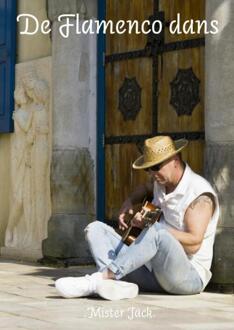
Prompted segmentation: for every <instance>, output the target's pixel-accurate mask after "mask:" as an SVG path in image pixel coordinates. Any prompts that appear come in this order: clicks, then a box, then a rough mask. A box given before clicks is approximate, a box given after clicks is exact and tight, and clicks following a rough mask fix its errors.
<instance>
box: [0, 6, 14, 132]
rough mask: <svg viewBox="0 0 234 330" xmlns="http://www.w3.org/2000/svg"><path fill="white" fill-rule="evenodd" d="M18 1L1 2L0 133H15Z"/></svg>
mask: <svg viewBox="0 0 234 330" xmlns="http://www.w3.org/2000/svg"><path fill="white" fill-rule="evenodd" d="M15 49H16V0H0V133H9V132H12V131H13V120H12V112H13V109H14V84H15Z"/></svg>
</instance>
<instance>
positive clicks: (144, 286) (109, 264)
mask: <svg viewBox="0 0 234 330" xmlns="http://www.w3.org/2000/svg"><path fill="white" fill-rule="evenodd" d="M84 231H85V237H86V240H87V241H88V244H89V248H90V251H91V253H92V256H93V258H94V260H95V262H96V265H97V268H98V270H99V271H103V270H104V269H106V268H108V269H110V270H111V271H112V272H113V273H114V274H115V278H116V279H122V280H125V281H128V282H132V283H136V284H137V285H138V286H139V288H140V290H142V291H150V292H168V293H172V294H196V293H200V292H201V291H202V288H203V284H202V281H201V278H200V276H199V274H198V273H197V271H196V270H195V268H194V267H193V266H192V264H191V263H190V261H189V259H188V257H187V255H186V253H185V252H184V249H183V247H182V245H181V244H180V243H179V242H178V241H177V240H176V239H175V238H174V237H173V236H172V235H171V234H170V233H169V232H168V231H167V230H166V229H161V228H160V226H158V224H154V225H153V226H151V227H150V228H146V229H144V230H143V231H142V232H141V234H140V235H139V236H138V237H137V239H136V240H135V242H134V243H132V244H131V245H130V246H127V245H125V244H123V243H122V241H121V236H120V235H118V234H117V233H116V232H115V230H114V229H113V228H112V227H110V226H108V225H106V224H104V223H103V222H100V221H94V222H92V223H90V224H89V225H88V226H87V227H86V228H85V230H84ZM148 262H149V263H150V264H151V268H152V271H149V270H148V268H147V267H146V266H145V264H146V263H148Z"/></svg>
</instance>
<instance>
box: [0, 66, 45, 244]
mask: <svg viewBox="0 0 234 330" xmlns="http://www.w3.org/2000/svg"><path fill="white" fill-rule="evenodd" d="M14 97H15V111H14V113H13V119H14V124H15V134H14V135H13V139H12V159H11V163H12V178H11V181H12V201H11V209H10V216H9V220H8V226H7V229H6V234H5V246H6V247H21V248H27V247H30V246H32V247H33V248H34V249H35V248H39V247H40V246H41V241H42V240H43V239H45V238H46V237H47V222H48V213H49V209H50V204H49V201H50V197H49V179H48V178H49V159H50V155H49V154H50V152H49V139H48V135H49V112H48V109H49V86H48V84H47V82H46V81H45V80H43V79H40V78H39V77H38V76H37V75H36V73H35V72H33V71H31V72H29V73H28V74H26V75H24V76H22V77H21V79H20V80H19V81H18V83H17V85H16V89H15V94H14Z"/></svg>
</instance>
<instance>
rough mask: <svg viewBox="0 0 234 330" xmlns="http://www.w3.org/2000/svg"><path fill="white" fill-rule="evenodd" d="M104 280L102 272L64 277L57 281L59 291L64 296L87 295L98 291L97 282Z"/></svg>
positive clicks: (76, 296) (77, 296) (56, 285)
mask: <svg viewBox="0 0 234 330" xmlns="http://www.w3.org/2000/svg"><path fill="white" fill-rule="evenodd" d="M98 281H102V273H99V272H97V273H94V274H92V275H85V276H82V277H63V278H60V279H58V280H57V281H55V287H56V289H57V291H58V293H59V294H60V295H61V296H62V297H64V298H79V297H87V296H90V295H91V294H93V293H95V291H96V284H97V282H98Z"/></svg>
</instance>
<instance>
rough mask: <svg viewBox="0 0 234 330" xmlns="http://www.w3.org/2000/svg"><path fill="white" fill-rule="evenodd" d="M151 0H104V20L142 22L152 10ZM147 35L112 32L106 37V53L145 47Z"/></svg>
mask: <svg viewBox="0 0 234 330" xmlns="http://www.w3.org/2000/svg"><path fill="white" fill-rule="evenodd" d="M153 2H154V1H153V0H147V1H139V0H128V1H126V0H118V1H116V0H114V1H113V0H108V1H106V16H107V17H106V20H109V19H110V20H112V21H113V22H114V24H115V23H116V22H117V21H118V20H124V21H127V20H132V21H133V20H137V21H139V22H143V21H144V20H145V19H148V17H149V16H150V15H152V12H153ZM146 40H147V36H146V35H144V34H133V33H132V34H128V33H124V34H117V33H116V34H112V35H107V38H106V54H113V53H121V52H127V51H132V50H136V49H141V48H144V47H145V44H146Z"/></svg>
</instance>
